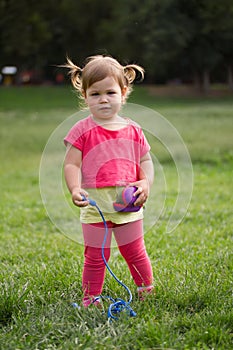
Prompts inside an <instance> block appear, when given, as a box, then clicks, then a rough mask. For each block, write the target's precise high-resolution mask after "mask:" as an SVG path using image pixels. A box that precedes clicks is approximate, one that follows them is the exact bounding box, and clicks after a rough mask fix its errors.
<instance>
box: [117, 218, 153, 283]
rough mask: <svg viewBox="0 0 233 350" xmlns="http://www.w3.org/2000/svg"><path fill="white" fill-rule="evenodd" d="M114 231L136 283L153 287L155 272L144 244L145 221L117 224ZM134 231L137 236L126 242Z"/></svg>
mask: <svg viewBox="0 0 233 350" xmlns="http://www.w3.org/2000/svg"><path fill="white" fill-rule="evenodd" d="M114 232H115V238H116V241H117V244H118V247H119V250H120V252H121V255H122V256H123V257H124V259H125V260H126V262H127V264H128V267H129V270H130V272H131V275H132V277H133V279H134V282H135V284H136V285H137V286H138V287H143V286H144V287H145V286H146V287H149V286H150V287H151V285H152V283H153V272H152V267H151V262H150V259H149V257H148V255H147V252H146V248H145V244H144V236H143V221H142V220H138V221H134V222H131V223H128V224H125V225H116V227H115V228H114ZM132 232H134V233H135V237H137V238H136V239H135V240H134V241H131V242H130V243H127V244H124V242H125V238H124V237H127V235H128V234H129V233H131V234H132ZM122 243H123V244H122Z"/></svg>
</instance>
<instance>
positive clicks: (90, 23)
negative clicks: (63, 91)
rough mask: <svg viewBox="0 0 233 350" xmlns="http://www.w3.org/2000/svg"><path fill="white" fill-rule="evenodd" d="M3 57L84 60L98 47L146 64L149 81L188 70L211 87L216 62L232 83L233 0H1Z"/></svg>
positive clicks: (33, 62) (5, 60) (21, 61)
mask: <svg viewBox="0 0 233 350" xmlns="http://www.w3.org/2000/svg"><path fill="white" fill-rule="evenodd" d="M0 11H1V21H0V52H1V55H0V64H1V65H5V64H14V65H17V66H18V67H19V68H30V67H42V68H46V67H49V66H50V67H51V66H54V65H57V64H60V63H63V62H64V61H65V56H66V54H68V55H69V56H70V57H71V58H72V59H73V60H74V61H77V62H78V64H82V62H83V60H84V58H85V57H87V56H89V55H93V54H98V53H106V54H111V55H113V56H114V57H116V58H118V59H120V61H121V62H122V63H124V62H125V63H128V62H135V63H139V64H141V65H143V66H144V67H145V69H146V73H147V75H146V77H147V81H148V82H151V83H153V82H166V81H168V80H170V79H174V78H181V79H184V80H186V81H187V80H188V81H191V80H192V81H194V82H195V83H197V84H199V85H201V86H202V87H203V88H204V89H205V90H207V89H208V86H209V82H210V79H211V76H214V75H215V72H216V70H217V69H218V70H220V69H222V70H223V67H225V68H224V69H226V70H227V71H228V82H229V84H230V85H231V86H232V85H233V82H232V59H233V46H232V39H233V4H232V0H222V1H221V2H219V1H218V0H189V1H186V0H163V1H160V2H158V1H154V0H144V2H141V0H127V1H125V0H115V1H111V0H105V2H104V3H103V4H100V3H99V1H98V0H79V1H77V0H60V1H59V2H57V1H55V0H40V1H37V0H21V1H14V0H0Z"/></svg>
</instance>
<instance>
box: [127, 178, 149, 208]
mask: <svg viewBox="0 0 233 350" xmlns="http://www.w3.org/2000/svg"><path fill="white" fill-rule="evenodd" d="M129 186H135V187H137V191H136V192H134V196H138V198H137V200H136V201H135V202H134V205H135V206H137V205H143V204H144V203H145V202H146V200H147V198H148V196H149V184H148V181H147V180H146V179H143V180H139V181H136V182H132V183H130V184H129Z"/></svg>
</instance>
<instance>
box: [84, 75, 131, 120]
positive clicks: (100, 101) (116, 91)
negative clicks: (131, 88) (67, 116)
mask: <svg viewBox="0 0 233 350" xmlns="http://www.w3.org/2000/svg"><path fill="white" fill-rule="evenodd" d="M126 92H127V87H125V88H124V89H123V90H121V87H120V85H119V84H118V83H117V82H116V80H115V79H114V78H113V77H106V78H104V79H103V80H100V81H97V82H96V83H94V84H92V85H91V86H90V87H89V88H88V89H87V90H86V92H85V94H84V97H85V101H86V103H87V105H88V107H89V109H90V112H91V113H92V115H93V117H94V118H95V119H96V120H99V121H103V120H108V121H110V120H114V118H115V117H117V114H118V112H119V110H120V108H121V105H122V103H123V102H124V99H125V96H126Z"/></svg>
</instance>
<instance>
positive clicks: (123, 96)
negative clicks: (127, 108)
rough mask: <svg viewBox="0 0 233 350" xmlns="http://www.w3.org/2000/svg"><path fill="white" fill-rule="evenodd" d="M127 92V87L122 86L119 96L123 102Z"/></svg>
mask: <svg viewBox="0 0 233 350" xmlns="http://www.w3.org/2000/svg"><path fill="white" fill-rule="evenodd" d="M127 93H128V87H127V86H124V87H123V89H121V98H122V102H123V103H124V102H125V100H126V97H127Z"/></svg>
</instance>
